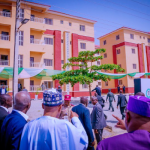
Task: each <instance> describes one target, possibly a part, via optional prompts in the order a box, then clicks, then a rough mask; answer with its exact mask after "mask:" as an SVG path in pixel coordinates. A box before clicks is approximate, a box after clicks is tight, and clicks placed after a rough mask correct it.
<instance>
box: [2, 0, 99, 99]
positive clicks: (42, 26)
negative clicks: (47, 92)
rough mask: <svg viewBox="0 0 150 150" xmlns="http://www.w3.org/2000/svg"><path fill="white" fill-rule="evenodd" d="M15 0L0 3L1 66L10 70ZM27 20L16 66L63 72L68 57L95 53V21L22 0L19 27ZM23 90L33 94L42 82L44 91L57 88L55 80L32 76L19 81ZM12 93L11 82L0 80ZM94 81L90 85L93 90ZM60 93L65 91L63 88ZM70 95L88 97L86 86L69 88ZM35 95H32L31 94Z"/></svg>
mask: <svg viewBox="0 0 150 150" xmlns="http://www.w3.org/2000/svg"><path fill="white" fill-rule="evenodd" d="M15 15H16V2H15V0H8V1H4V0H0V67H13V58H14V37H15V35H14V31H15ZM25 18H26V19H29V20H30V21H29V22H28V23H27V24H25V25H23V26H22V27H21V28H20V30H19V41H18V42H19V56H18V63H19V66H18V67H20V68H21V67H22V68H45V69H51V70H62V66H63V64H64V63H66V61H67V57H68V56H69V57H76V56H78V53H79V52H80V51H84V50H92V51H93V50H95V44H94V24H95V23H96V21H93V20H89V19H85V18H81V17H77V16H72V15H69V14H65V13H61V12H57V11H53V10H51V6H48V5H43V4H38V3H33V2H25V1H21V9H20V24H21V21H22V20H23V19H25ZM19 82H20V83H21V84H22V87H25V88H26V89H27V90H28V91H30V92H31V93H34V92H35V91H36V89H37V88H39V87H40V86H41V84H42V83H44V84H45V85H46V88H52V87H54V88H57V87H58V85H59V83H58V81H55V82H53V81H52V80H40V79H36V78H34V77H32V78H27V79H19ZM1 84H4V85H6V86H9V88H10V90H12V79H4V78H0V85H1ZM96 84H97V82H94V83H93V84H92V88H94V87H95V86H96ZM62 88H63V91H66V86H65V85H64V86H63V87H62ZM69 90H70V95H71V96H74V97H76V96H83V95H88V94H89V92H88V87H87V86H86V85H79V84H76V85H75V86H74V87H73V88H72V87H71V86H70V87H69ZM33 95H34V94H33Z"/></svg>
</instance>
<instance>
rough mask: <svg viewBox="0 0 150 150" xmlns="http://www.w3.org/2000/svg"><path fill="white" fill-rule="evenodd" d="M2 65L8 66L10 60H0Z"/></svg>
mask: <svg viewBox="0 0 150 150" xmlns="http://www.w3.org/2000/svg"><path fill="white" fill-rule="evenodd" d="M0 65H2V66H8V65H9V60H0Z"/></svg>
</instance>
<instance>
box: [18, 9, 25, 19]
mask: <svg viewBox="0 0 150 150" xmlns="http://www.w3.org/2000/svg"><path fill="white" fill-rule="evenodd" d="M19 12H20V14H19V18H20V21H22V20H23V19H24V9H20V11H19Z"/></svg>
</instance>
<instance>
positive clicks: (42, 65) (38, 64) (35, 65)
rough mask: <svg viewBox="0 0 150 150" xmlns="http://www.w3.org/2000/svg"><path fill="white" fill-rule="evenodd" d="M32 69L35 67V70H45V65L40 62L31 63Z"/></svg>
mask: <svg viewBox="0 0 150 150" xmlns="http://www.w3.org/2000/svg"><path fill="white" fill-rule="evenodd" d="M30 67H35V68H44V67H45V63H43V64H42V63H40V62H30Z"/></svg>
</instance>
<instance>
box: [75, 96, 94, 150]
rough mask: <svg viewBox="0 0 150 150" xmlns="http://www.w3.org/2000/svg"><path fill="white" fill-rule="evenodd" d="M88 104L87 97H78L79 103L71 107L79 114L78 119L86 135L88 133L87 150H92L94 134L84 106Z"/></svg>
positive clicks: (88, 113)
mask: <svg viewBox="0 0 150 150" xmlns="http://www.w3.org/2000/svg"><path fill="white" fill-rule="evenodd" d="M87 105H88V99H87V98H86V97H81V98H80V104H79V105H77V106H75V107H73V108H72V111H74V112H76V113H77V114H78V116H79V120H80V121H81V123H82V125H83V127H84V129H85V131H86V133H87V135H88V141H89V145H88V148H87V150H94V145H95V142H94V136H93V132H92V126H91V119H90V112H89V110H88V109H87V108H86V107H87Z"/></svg>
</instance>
